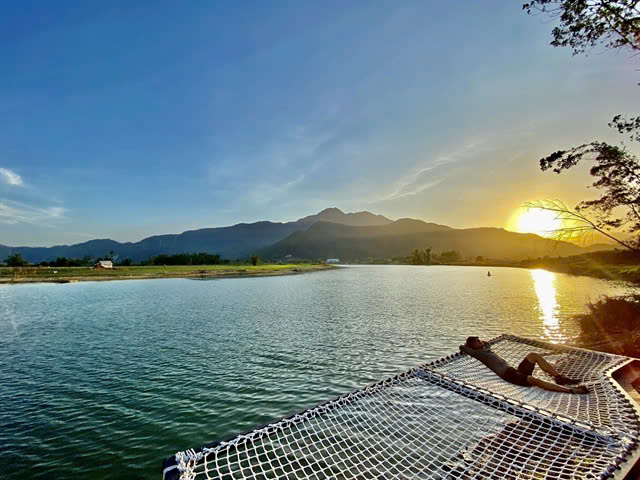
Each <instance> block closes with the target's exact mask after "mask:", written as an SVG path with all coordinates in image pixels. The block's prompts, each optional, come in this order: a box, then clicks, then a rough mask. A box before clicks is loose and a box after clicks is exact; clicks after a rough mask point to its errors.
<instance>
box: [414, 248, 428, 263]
mask: <svg viewBox="0 0 640 480" xmlns="http://www.w3.org/2000/svg"><path fill="white" fill-rule="evenodd" d="M411 264H413V265H431V248H425V249H424V250H419V249H417V248H416V249H415V250H414V251H413V254H412V255H411Z"/></svg>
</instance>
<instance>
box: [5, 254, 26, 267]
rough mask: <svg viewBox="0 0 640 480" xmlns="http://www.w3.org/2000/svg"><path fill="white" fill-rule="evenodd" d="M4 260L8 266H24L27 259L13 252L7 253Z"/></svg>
mask: <svg viewBox="0 0 640 480" xmlns="http://www.w3.org/2000/svg"><path fill="white" fill-rule="evenodd" d="M4 262H5V263H6V264H7V265H8V266H9V267H24V266H26V265H27V261H26V260H25V259H24V258H22V255H20V254H19V253H14V254H13V255H9V256H8V257H7V259H6V260H5V261H4Z"/></svg>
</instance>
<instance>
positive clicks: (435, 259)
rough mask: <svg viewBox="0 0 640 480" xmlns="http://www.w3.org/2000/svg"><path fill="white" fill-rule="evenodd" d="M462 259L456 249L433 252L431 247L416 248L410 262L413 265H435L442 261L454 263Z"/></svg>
mask: <svg viewBox="0 0 640 480" xmlns="http://www.w3.org/2000/svg"><path fill="white" fill-rule="evenodd" d="M460 260H462V255H461V254H460V252H458V251H456V250H445V251H444V252H441V253H440V254H435V253H432V252H431V248H425V249H424V250H420V249H417V248H416V249H415V250H414V251H413V254H411V257H409V262H408V263H411V264H412V265H433V264H440V263H453V262H458V261H460Z"/></svg>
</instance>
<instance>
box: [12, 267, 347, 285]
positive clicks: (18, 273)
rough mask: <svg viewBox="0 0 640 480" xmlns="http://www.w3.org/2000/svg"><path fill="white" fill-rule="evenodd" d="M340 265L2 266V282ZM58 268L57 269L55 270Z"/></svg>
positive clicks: (218, 274)
mask: <svg viewBox="0 0 640 480" xmlns="http://www.w3.org/2000/svg"><path fill="white" fill-rule="evenodd" d="M334 268H338V267H336V266H334V265H327V264H322V263H300V264H284V265H281V264H264V265H256V266H253V265H184V266H180V265H176V266H173V265H171V266H166V267H164V266H151V267H149V266H142V267H138V266H134V267H117V268H114V269H94V268H91V267H57V268H56V267H18V268H2V267H0V285H2V284H25V283H75V282H102V281H109V280H149V279H159V278H194V279H209V278H211V279H215V278H239V277H265V276H278V275H297V274H300V273H309V272H317V271H323V270H331V269H334ZM54 272H55V273H54Z"/></svg>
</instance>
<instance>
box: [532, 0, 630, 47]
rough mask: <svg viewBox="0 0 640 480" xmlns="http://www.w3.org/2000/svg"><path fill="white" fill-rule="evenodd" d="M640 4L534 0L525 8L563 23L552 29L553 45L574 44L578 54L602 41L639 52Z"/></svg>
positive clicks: (609, 45) (626, 0)
mask: <svg viewBox="0 0 640 480" xmlns="http://www.w3.org/2000/svg"><path fill="white" fill-rule="evenodd" d="M639 4H640V1H638V0H618V1H608V0H532V1H530V2H527V3H525V4H524V5H522V8H523V9H524V10H526V11H527V13H529V14H532V13H534V14H535V13H540V14H544V15H547V16H549V17H551V18H553V19H557V20H558V21H559V22H560V25H559V26H557V27H555V28H554V29H553V30H552V31H551V34H552V35H553V40H552V41H551V45H553V46H554V47H570V48H572V49H573V54H574V55H578V54H580V53H584V52H585V51H586V50H587V49H590V48H593V47H595V46H596V45H598V44H603V45H604V46H605V47H607V48H622V47H629V48H631V49H632V50H635V51H639V50H640V35H638V29H639V28H640V9H639V8H638V5H639Z"/></svg>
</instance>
